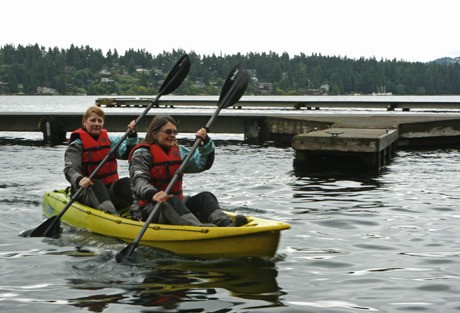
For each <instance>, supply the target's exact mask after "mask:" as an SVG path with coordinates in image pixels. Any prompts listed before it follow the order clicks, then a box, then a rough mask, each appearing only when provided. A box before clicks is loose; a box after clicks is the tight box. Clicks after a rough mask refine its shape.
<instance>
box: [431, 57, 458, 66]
mask: <svg viewBox="0 0 460 313" xmlns="http://www.w3.org/2000/svg"><path fill="white" fill-rule="evenodd" d="M433 62H434V63H437V64H442V65H449V64H453V63H458V64H460V57H456V58H448V57H444V58H440V59H436V60H434V61H433Z"/></svg>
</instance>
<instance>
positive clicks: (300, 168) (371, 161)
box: [292, 128, 399, 173]
mask: <svg viewBox="0 0 460 313" xmlns="http://www.w3.org/2000/svg"><path fill="white" fill-rule="evenodd" d="M398 138H399V132H398V129H379V128H373V129H363V128H329V129H325V130H319V131H313V132H310V133H306V134H300V135H296V136H294V138H293V140H292V147H293V148H294V150H295V160H294V170H296V171H297V172H306V173H315V172H316V173H318V172H322V173H324V172H338V171H341V172H344V170H346V171H348V172H351V173H352V172H357V173H379V172H380V170H381V169H382V167H383V166H385V165H386V164H389V163H390V160H391V159H392V158H393V156H394V154H395V150H396V142H397V140H398Z"/></svg>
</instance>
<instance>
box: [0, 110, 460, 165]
mask: <svg viewBox="0 0 460 313" xmlns="http://www.w3.org/2000/svg"><path fill="white" fill-rule="evenodd" d="M158 112H161V114H169V115H171V116H173V117H174V118H175V120H176V121H177V122H178V124H179V129H180V131H181V132H185V133H194V132H195V131H196V130H197V129H198V128H200V127H202V126H203V125H205V124H206V122H207V121H208V120H209V118H210V117H211V115H212V112H209V113H197V112H188V113H177V112H174V111H173V110H172V111H168V112H166V111H165V110H164V109H162V110H156V111H151V112H150V113H149V115H148V116H146V117H145V118H144V119H143V120H142V121H141V122H140V124H139V125H138V129H139V131H141V132H142V130H144V131H145V130H146V129H147V126H148V124H149V122H150V120H151V117H153V116H154V115H155V114H159V113H158ZM106 114H107V117H106V128H107V129H109V130H110V131H112V132H125V131H126V125H127V124H128V122H129V121H130V120H132V119H134V118H136V117H137V114H132V113H129V112H113V111H111V112H106ZM81 117H82V113H81V112H57V113H56V112H53V113H51V112H41V113H24V112H17V113H15V112H6V113H0V131H40V132H42V133H43V135H44V143H49V144H62V143H64V142H65V141H66V138H67V133H68V132H70V131H72V130H74V129H76V128H78V127H80V126H81ZM211 133H240V134H244V140H245V142H248V143H256V144H261V143H269V144H270V143H274V144H276V145H279V144H281V145H287V146H291V147H292V148H293V149H294V151H295V160H294V167H295V169H297V170H298V169H301V170H302V171H303V173H312V172H315V171H325V170H331V169H333V168H347V169H348V168H353V167H354V168H355V171H365V170H370V171H372V172H373V173H378V172H379V171H380V170H381V169H382V168H383V167H384V166H385V164H388V163H389V162H390V160H391V158H392V157H393V156H394V153H395V150H396V149H397V148H400V147H424V148H435V147H439V146H445V145H448V146H455V147H459V146H460V113H423V114H420V113H418V114H415V113H410V112H386V113H379V114H374V113H359V114H358V113H355V114H347V113H345V114H340V113H339V114H331V113H326V114H322V113H319V112H317V111H305V110H303V111H302V112H299V113H292V114H282V115H280V114H276V113H270V110H267V111H266V112H265V113H260V112H259V113H251V112H247V111H244V110H231V109H230V110H224V111H222V112H221V113H220V115H219V117H218V119H217V122H216V123H214V125H213V126H212V127H211ZM351 165H353V166H351ZM309 170H310V171H309Z"/></svg>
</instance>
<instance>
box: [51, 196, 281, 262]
mask: <svg viewBox="0 0 460 313" xmlns="http://www.w3.org/2000/svg"><path fill="white" fill-rule="evenodd" d="M69 200H70V198H69V195H68V194H67V193H66V192H65V190H55V191H52V192H46V193H45V195H44V197H43V203H42V207H43V211H44V213H45V215H46V216H48V217H51V216H54V215H57V214H59V212H60V211H61V210H62V209H63V208H64V206H65V205H66V203H67V202H68V201H69ZM226 213H228V214H229V215H230V216H232V217H234V214H232V213H229V212H226ZM247 218H248V223H247V224H246V225H243V226H240V227H197V226H179V225H167V224H151V225H150V226H149V227H148V228H147V230H146V231H145V234H144V236H143V237H142V239H141V240H140V242H139V244H140V245H143V246H149V247H153V248H157V249H162V250H167V251H170V252H173V253H176V254H179V255H184V256H190V257H199V258H207V259H215V258H239V257H268V258H270V257H273V256H274V255H275V253H276V250H277V248H278V243H279V239H280V231H281V230H285V229H289V228H290V225H289V224H287V223H283V222H277V221H273V220H268V219H261V218H256V217H252V216H247ZM61 221H62V222H64V223H66V224H68V225H71V226H74V227H77V228H83V229H86V230H89V231H91V232H93V233H96V234H100V235H104V236H108V237H115V238H118V239H121V240H123V241H125V242H127V243H131V242H133V241H134V239H135V238H136V237H137V235H138V234H139V232H140V230H141V228H142V226H143V225H144V223H143V222H139V221H136V220H132V219H130V218H124V217H120V216H114V215H111V214H109V213H105V212H103V211H100V210H96V209H94V208H91V207H88V206H85V205H83V204H81V203H78V202H76V201H74V202H73V203H72V205H71V206H70V207H69V208H68V210H67V211H66V212H65V214H64V215H63V216H62V217H61Z"/></svg>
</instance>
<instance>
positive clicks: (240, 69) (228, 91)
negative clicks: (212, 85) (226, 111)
mask: <svg viewBox="0 0 460 313" xmlns="http://www.w3.org/2000/svg"><path fill="white" fill-rule="evenodd" d="M248 82H249V75H248V73H247V72H246V69H245V68H244V66H243V65H242V64H238V65H237V66H235V67H234V68H233V69H232V71H231V72H230V74H228V77H227V79H226V80H225V83H224V86H223V87H222V91H221V92H220V97H219V103H218V105H219V106H220V107H221V108H228V107H229V106H231V105H233V104H235V103H237V102H238V100H240V98H241V96H242V95H243V94H244V92H245V91H246V88H247V87H248Z"/></svg>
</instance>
